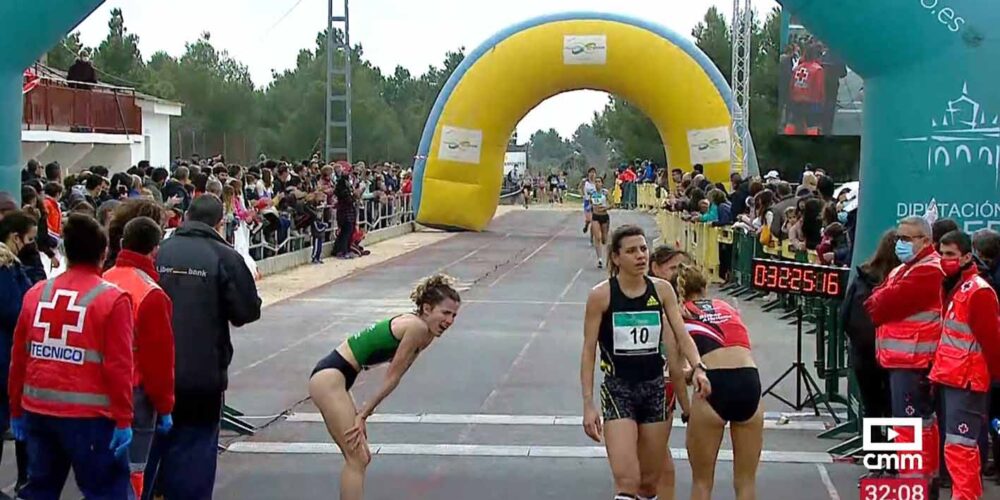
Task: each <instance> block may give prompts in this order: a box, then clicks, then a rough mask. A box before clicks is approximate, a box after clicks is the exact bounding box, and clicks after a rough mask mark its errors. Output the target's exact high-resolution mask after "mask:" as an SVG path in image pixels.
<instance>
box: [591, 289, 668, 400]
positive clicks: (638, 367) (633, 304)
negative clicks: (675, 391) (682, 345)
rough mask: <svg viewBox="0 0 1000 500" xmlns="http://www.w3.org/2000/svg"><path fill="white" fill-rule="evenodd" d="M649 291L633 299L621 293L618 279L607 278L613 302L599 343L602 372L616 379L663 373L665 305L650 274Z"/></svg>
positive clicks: (655, 376) (649, 378)
mask: <svg viewBox="0 0 1000 500" xmlns="http://www.w3.org/2000/svg"><path fill="white" fill-rule="evenodd" d="M644 279H645V280H646V291H645V293H643V294H642V295H640V296H638V297H635V298H630V297H626V296H625V294H623V293H622V290H621V287H620V286H619V284H618V278H616V277H612V278H611V279H609V280H608V284H609V285H610V286H611V302H610V304H609V305H608V310H607V311H604V316H603V317H601V328H600V333H599V334H598V345H599V346H600V348H601V371H603V372H604V373H606V374H608V375H611V376H613V377H616V378H620V379H624V380H630V381H643V380H652V379H655V378H657V377H662V376H663V369H664V365H665V357H664V350H663V347H662V344H661V340H662V336H663V321H662V320H661V318H662V317H663V315H662V312H663V306H662V304H661V303H660V298H659V296H658V295H657V294H656V286H655V285H654V284H653V281H652V280H651V279H649V277H644Z"/></svg>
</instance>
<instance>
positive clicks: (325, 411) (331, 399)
mask: <svg viewBox="0 0 1000 500" xmlns="http://www.w3.org/2000/svg"><path fill="white" fill-rule="evenodd" d="M410 298H411V299H412V300H413V303H414V304H415V305H416V306H417V307H416V310H415V311H414V312H411V313H406V314H400V315H398V316H393V317H392V318H388V319H384V320H382V321H379V322H378V323H375V324H374V325H372V326H370V327H368V328H366V329H365V330H362V331H361V332H359V333H357V334H355V335H353V336H351V337H350V338H348V339H347V340H346V341H344V342H342V343H341V344H340V345H339V346H338V347H337V348H336V349H335V350H333V351H332V352H331V353H330V354H328V355H327V356H326V357H324V358H323V359H321V360H320V361H319V363H318V364H317V365H316V367H315V368H314V369H313V372H312V375H311V377H310V379H309V395H310V397H312V400H313V402H314V403H316V407H317V408H319V411H320V413H322V415H323V421H324V422H325V423H326V428H327V430H328V431H329V432H330V436H331V437H333V440H334V442H336V443H337V446H339V447H340V450H341V452H342V453H343V455H344V460H345V463H344V469H343V470H342V471H341V475H340V498H341V499H342V500H360V499H362V498H364V481H365V469H366V468H367V467H368V463H369V462H371V451H370V450H369V449H368V433H367V431H366V430H365V421H366V420H367V419H368V417H369V416H371V415H372V413H375V409H376V408H377V407H378V405H379V404H380V403H381V402H382V400H384V399H385V398H386V397H387V396H389V394H391V393H392V391H393V390H395V389H396V386H397V385H399V381H400V380H401V379H402V378H403V375H404V374H405V373H406V372H407V370H409V369H410V366H412V364H413V362H414V361H415V360H416V359H417V355H419V354H420V352H421V351H423V350H424V349H426V348H427V347H429V346H430V345H431V342H433V341H434V339H436V338H438V337H440V336H441V335H442V334H443V333H444V332H445V330H447V329H448V328H449V327H450V326H451V325H452V323H454V321H455V316H456V315H457V314H458V308H459V306H460V304H461V301H462V299H461V297H459V294H458V292H457V291H456V290H455V288H454V287H453V281H452V279H451V278H449V277H447V276H444V275H434V276H431V277H430V278H427V279H425V280H424V281H423V282H421V283H420V284H419V285H418V286H417V288H416V289H415V290H414V291H413V293H412V294H410ZM382 363H389V369H388V371H387V372H386V375H385V380H384V381H383V382H382V387H381V388H380V389H379V391H378V393H376V394H375V396H373V397H372V399H371V401H368V402H367V403H365V404H364V405H362V406H361V408H360V409H358V408H357V407H356V406H355V404H354V399H353V398H352V397H351V394H350V390H351V386H352V385H353V384H354V381H355V379H356V378H357V376H358V374H359V373H360V372H361V370H365V369H368V368H371V367H372V366H375V365H378V364H382Z"/></svg>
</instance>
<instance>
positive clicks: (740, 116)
mask: <svg viewBox="0 0 1000 500" xmlns="http://www.w3.org/2000/svg"><path fill="white" fill-rule="evenodd" d="M752 27H753V11H752V10H751V9H750V0H733V19H732V23H731V26H730V37H729V38H730V40H731V42H732V46H733V76H732V78H733V81H732V88H733V103H732V106H731V107H730V110H729V113H730V115H731V116H732V118H733V121H732V127H731V131H732V133H731V140H730V141H729V144H730V159H731V161H730V172H731V173H733V172H735V173H739V174H740V175H742V176H746V174H747V170H748V165H749V159H750V60H751V59H752V58H753V55H752V51H751V49H752V47H751V28H752Z"/></svg>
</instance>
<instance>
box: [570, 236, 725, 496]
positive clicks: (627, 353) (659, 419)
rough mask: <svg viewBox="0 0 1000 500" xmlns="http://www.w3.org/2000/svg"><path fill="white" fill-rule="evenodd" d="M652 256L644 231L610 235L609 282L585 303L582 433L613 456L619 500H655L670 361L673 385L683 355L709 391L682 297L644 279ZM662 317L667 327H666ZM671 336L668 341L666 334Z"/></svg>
mask: <svg viewBox="0 0 1000 500" xmlns="http://www.w3.org/2000/svg"><path fill="white" fill-rule="evenodd" d="M648 260H649V249H648V247H647V245H646V237H645V234H644V233H643V230H642V229H641V228H639V227H637V226H622V227H619V228H618V229H616V230H615V231H614V233H613V234H612V235H611V243H610V245H609V248H608V267H609V269H610V274H611V277H610V278H609V279H608V280H606V281H603V282H601V283H600V284H598V285H597V286H595V287H594V288H593V289H592V290H591V291H590V294H589V295H588V297H587V310H586V319H585V323H584V345H583V354H582V356H581V359H580V384H581V385H582V386H583V426H584V431H585V432H586V433H587V435H588V436H590V438H591V439H593V440H594V441H597V442H601V439H602V436H603V437H604V440H605V447H606V448H607V451H608V461H609V462H610V465H611V473H612V475H613V476H614V482H615V491H616V492H617V494H616V496H615V499H616V500H628V499H648V498H655V497H656V489H657V483H658V481H659V477H660V471H661V470H662V468H663V461H664V460H665V454H666V453H667V435H668V431H669V429H670V426H671V425H672V422H669V421H667V408H666V401H665V397H664V396H665V390H666V387H665V381H664V377H663V371H664V355H666V357H667V358H669V361H670V362H669V363H668V365H667V366H668V367H669V369H670V371H671V374H672V375H673V377H674V380H682V377H683V376H684V375H683V372H682V370H681V367H682V364H681V356H682V354H683V356H684V358H686V359H687V360H688V362H689V363H690V365H691V366H694V367H695V369H694V370H693V372H692V379H693V382H694V385H695V388H696V391H697V393H698V394H699V395H701V396H702V397H707V396H708V395H709V393H710V384H709V381H708V378H707V377H706V375H705V371H704V365H703V364H702V363H701V358H700V356H699V355H698V350H697V348H696V346H695V344H694V340H692V339H691V336H690V335H688V333H687V331H686V330H685V329H684V320H683V318H682V317H681V314H680V307H679V306H678V304H677V296H676V295H675V294H674V289H673V287H671V286H670V284H669V283H667V282H665V281H663V280H660V279H656V278H650V277H648V276H646V271H647V269H648V267H647V266H648ZM664 318H666V321H667V322H669V327H668V328H664ZM664 332H666V334H664ZM598 347H599V348H600V353H601V371H602V372H604V381H603V383H602V384H601V388H600V390H601V407H602V409H603V415H604V424H603V425H602V420H601V417H600V416H599V415H598V413H597V409H596V408H595V406H594V400H593V395H594V364H595V355H596V352H597V350H598Z"/></svg>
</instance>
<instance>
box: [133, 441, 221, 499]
mask: <svg viewBox="0 0 1000 500" xmlns="http://www.w3.org/2000/svg"><path fill="white" fill-rule="evenodd" d="M218 457H219V424H218V423H215V424H200V425H192V424H174V427H173V428H172V429H170V432H169V433H168V434H166V435H161V434H157V435H156V436H155V437H154V438H153V448H152V450H150V453H149V461H148V462H146V473H145V482H144V484H143V488H142V497H143V500H148V499H151V498H153V494H154V492H155V493H157V494H161V495H163V496H164V498H165V499H166V500H210V499H211V498H212V491H213V489H214V487H215V467H216V462H217V460H218Z"/></svg>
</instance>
